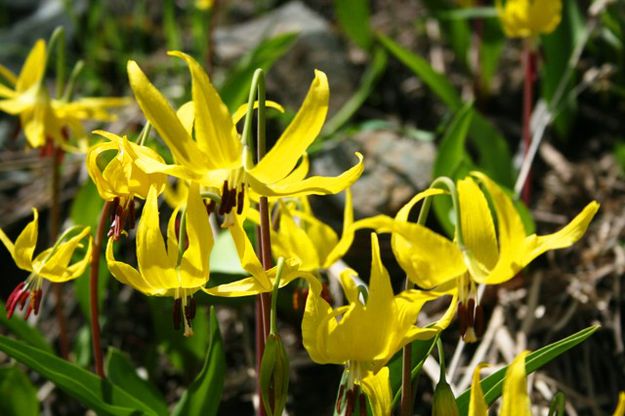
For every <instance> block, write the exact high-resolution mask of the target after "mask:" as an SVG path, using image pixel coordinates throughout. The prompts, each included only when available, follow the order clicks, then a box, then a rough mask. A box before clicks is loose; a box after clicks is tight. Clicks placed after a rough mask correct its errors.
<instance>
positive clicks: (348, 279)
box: [339, 269, 360, 303]
mask: <svg viewBox="0 0 625 416" xmlns="http://www.w3.org/2000/svg"><path fill="white" fill-rule="evenodd" d="M355 276H358V273H356V271H354V270H352V269H345V270H343V271H342V272H341V274H340V275H339V279H340V282H341V287H342V288H343V293H345V297H346V298H347V301H348V302H349V303H356V302H360V299H359V298H360V291H359V290H358V285H357V284H356V280H354V277H355Z"/></svg>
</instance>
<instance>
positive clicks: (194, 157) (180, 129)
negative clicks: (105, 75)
mask: <svg viewBox="0 0 625 416" xmlns="http://www.w3.org/2000/svg"><path fill="white" fill-rule="evenodd" d="M128 78H129V80H130V87H131V88H132V91H133V92H134V94H135V98H136V99H137V103H138V104H139V107H141V110H142V111H143V114H145V117H146V118H147V119H148V121H149V122H150V123H151V124H152V125H153V126H154V128H155V129H156V130H157V131H158V133H159V134H160V136H161V138H162V139H163V140H164V141H165V143H166V144H167V147H169V150H171V152H172V154H173V156H174V158H175V159H176V161H177V162H178V163H182V164H184V165H186V166H190V167H193V168H195V169H204V168H207V167H209V166H210V165H209V163H208V161H207V160H206V157H205V155H204V152H203V151H202V150H200V148H199V146H198V145H197V144H196V143H195V142H194V141H193V139H192V138H191V136H190V135H189V134H188V133H187V131H186V130H185V128H184V126H183V125H182V123H181V122H180V120H179V119H178V117H177V116H176V113H175V112H174V110H173V108H171V106H170V105H169V103H168V102H167V100H166V99H165V97H163V95H162V94H161V93H160V92H159V91H158V90H157V89H156V88H155V87H154V85H152V83H151V82H150V81H149V80H148V78H147V77H146V76H145V74H144V73H143V71H141V69H140V68H139V65H137V63H136V62H135V61H128Z"/></svg>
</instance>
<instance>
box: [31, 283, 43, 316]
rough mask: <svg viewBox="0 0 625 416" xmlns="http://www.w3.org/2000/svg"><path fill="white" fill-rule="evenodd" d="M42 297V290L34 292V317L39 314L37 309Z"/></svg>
mask: <svg viewBox="0 0 625 416" xmlns="http://www.w3.org/2000/svg"><path fill="white" fill-rule="evenodd" d="M42 297H43V290H41V289H37V290H35V298H34V303H35V306H34V307H33V309H34V312H35V315H37V314H38V313H39V307H40V306H41V298H42Z"/></svg>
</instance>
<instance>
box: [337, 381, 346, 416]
mask: <svg viewBox="0 0 625 416" xmlns="http://www.w3.org/2000/svg"><path fill="white" fill-rule="evenodd" d="M344 393H345V385H344V384H341V386H340V387H339V394H338V397H337V398H336V413H339V414H340V413H341V409H342V406H341V404H342V403H343V394H344Z"/></svg>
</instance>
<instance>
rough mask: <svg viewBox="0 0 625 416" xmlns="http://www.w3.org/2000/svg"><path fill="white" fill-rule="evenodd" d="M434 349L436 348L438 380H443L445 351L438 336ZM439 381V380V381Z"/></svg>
mask: <svg viewBox="0 0 625 416" xmlns="http://www.w3.org/2000/svg"><path fill="white" fill-rule="evenodd" d="M436 349H437V350H438V365H439V366H440V380H445V378H446V377H445V351H443V342H442V341H441V339H440V338H438V339H437V340H436ZM439 383H440V381H439Z"/></svg>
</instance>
